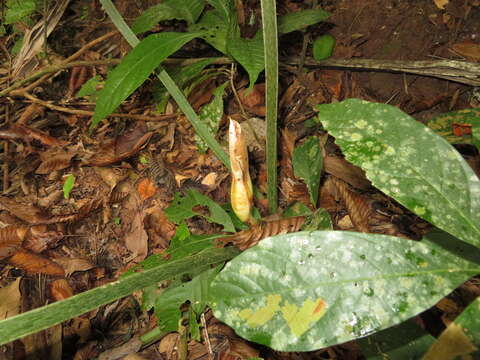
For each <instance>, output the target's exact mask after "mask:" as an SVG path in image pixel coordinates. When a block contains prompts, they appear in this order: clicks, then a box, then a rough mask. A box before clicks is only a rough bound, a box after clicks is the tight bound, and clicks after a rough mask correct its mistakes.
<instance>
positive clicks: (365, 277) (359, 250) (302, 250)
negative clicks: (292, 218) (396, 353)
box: [210, 231, 480, 351]
mask: <svg viewBox="0 0 480 360" xmlns="http://www.w3.org/2000/svg"><path fill="white" fill-rule="evenodd" d="M470 247H471V246H470ZM474 250H475V249H474ZM476 255H477V257H476V259H477V263H474V262H471V261H468V260H466V259H464V258H462V257H460V256H458V254H453V253H452V252H450V251H446V250H444V248H443V247H441V246H440V245H437V244H436V243H434V242H433V241H428V240H424V241H422V242H413V241H410V240H405V239H401V238H396V237H391V236H384V235H375V234H362V233H354V232H342V231H315V232H298V233H291V234H286V235H279V236H274V237H271V238H267V239H264V240H263V241H261V242H260V243H259V244H258V245H257V246H255V247H253V248H251V249H248V250H246V251H244V252H243V253H242V254H240V255H239V256H238V257H236V258H235V259H234V260H232V261H231V262H229V263H228V264H227V265H226V267H225V268H224V269H223V270H222V272H221V273H220V274H219V275H218V276H217V277H216V278H215V280H214V281H213V283H212V289H211V292H210V295H211V305H212V308H213V310H214V314H215V316H216V317H217V318H219V319H220V320H222V321H224V322H226V323H227V324H228V325H230V326H232V327H233V328H234V329H235V331H236V333H237V334H239V335H240V336H242V337H244V338H246V339H248V340H251V341H254V342H258V343H261V344H264V345H267V346H269V347H272V348H273V349H276V350H281V351H309V350H314V349H319V348H323V347H327V346H331V345H334V344H338V343H342V342H345V341H349V340H352V339H355V338H359V337H363V336H366V335H369V334H371V333H373V332H376V331H379V330H382V329H385V328H387V327H390V326H393V325H396V324H399V323H401V322H403V321H405V320H407V319H408V318H410V317H412V316H414V315H416V314H418V313H420V312H422V311H424V310H425V309H428V308H429V307H431V306H432V305H434V304H435V303H436V302H437V301H438V300H440V299H441V298H442V297H444V296H445V295H447V294H448V293H450V292H451V291H452V290H453V289H455V288H456V287H457V286H458V285H460V284H461V283H462V282H464V281H466V280H467V279H468V278H470V277H471V276H473V275H474V274H476V273H478V271H479V270H480V265H478V250H477V254H476Z"/></svg>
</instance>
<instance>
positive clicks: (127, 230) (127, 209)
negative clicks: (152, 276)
mask: <svg viewBox="0 0 480 360" xmlns="http://www.w3.org/2000/svg"><path fill="white" fill-rule="evenodd" d="M121 185H122V187H121V189H120V190H121V191H124V192H128V197H127V198H126V199H125V200H124V201H123V203H122V209H121V211H120V219H121V224H122V232H123V234H124V241H125V246H126V247H127V249H128V250H130V251H131V252H132V257H133V258H134V261H141V260H143V259H144V258H145V257H146V256H147V251H148V236H147V232H146V231H145V229H144V217H145V212H144V211H143V206H142V200H141V198H140V195H139V194H138V192H137V190H136V189H135V187H134V186H133V185H132V184H131V183H129V182H124V183H122V184H121Z"/></svg>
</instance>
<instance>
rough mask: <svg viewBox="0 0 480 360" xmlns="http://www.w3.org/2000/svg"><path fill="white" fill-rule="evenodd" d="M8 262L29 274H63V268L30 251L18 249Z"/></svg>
mask: <svg viewBox="0 0 480 360" xmlns="http://www.w3.org/2000/svg"><path fill="white" fill-rule="evenodd" d="M8 262H9V263H10V264H11V265H13V266H15V267H17V268H20V269H23V270H25V271H26V272H27V273H29V274H45V275H52V276H65V271H64V270H63V268H62V267H61V266H60V265H58V264H56V263H54V262H53V261H50V260H48V259H47V258H45V257H43V256H41V255H37V254H34V253H32V252H30V251H26V250H20V251H18V252H16V253H15V254H14V255H13V256H12V257H11V258H10V259H8Z"/></svg>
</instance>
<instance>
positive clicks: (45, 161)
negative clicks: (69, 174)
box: [35, 151, 74, 174]
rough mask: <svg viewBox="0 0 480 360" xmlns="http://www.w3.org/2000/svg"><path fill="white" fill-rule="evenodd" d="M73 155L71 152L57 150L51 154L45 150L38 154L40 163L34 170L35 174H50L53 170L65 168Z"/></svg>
mask: <svg viewBox="0 0 480 360" xmlns="http://www.w3.org/2000/svg"><path fill="white" fill-rule="evenodd" d="M73 156H74V154H73V153H66V152H63V151H62V152H59V153H57V154H52V152H49V151H46V152H43V153H42V154H41V155H40V158H41V160H42V163H41V164H40V166H39V167H38V168H37V170H36V171H35V172H36V173H37V174H50V173H51V172H53V171H57V170H62V169H66V168H67V167H69V166H70V160H71V159H72V157H73Z"/></svg>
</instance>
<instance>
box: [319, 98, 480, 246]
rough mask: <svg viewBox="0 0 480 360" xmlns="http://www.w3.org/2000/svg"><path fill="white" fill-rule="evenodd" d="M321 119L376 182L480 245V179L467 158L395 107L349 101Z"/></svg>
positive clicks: (322, 112)
mask: <svg viewBox="0 0 480 360" xmlns="http://www.w3.org/2000/svg"><path fill="white" fill-rule="evenodd" d="M317 108H318V110H319V117H318V118H319V120H320V121H321V122H322V124H323V126H324V127H325V128H326V129H327V130H328V132H329V133H330V134H331V135H332V136H334V137H335V139H336V143H337V144H338V145H339V146H340V147H341V148H342V151H343V153H344V154H345V157H346V159H347V160H348V161H350V162H352V163H353V164H355V165H357V166H360V167H361V168H362V169H363V170H365V173H366V175H367V177H368V179H370V180H371V181H372V184H373V185H374V186H376V187H377V188H378V189H380V190H381V191H383V192H384V193H385V194H387V195H389V196H391V197H393V198H394V199H395V200H397V201H398V202H399V203H401V204H402V205H403V206H405V207H406V208H408V209H409V210H410V211H412V212H414V213H415V214H417V215H418V216H420V217H422V218H423V219H425V220H427V221H429V222H431V223H432V224H434V225H435V226H437V227H439V228H440V229H443V230H445V231H447V232H449V233H450V234H452V235H454V236H456V237H458V238H459V239H461V240H463V241H466V242H468V243H471V244H473V245H476V246H480V180H479V179H478V177H477V176H476V175H475V174H474V172H473V171H472V169H471V168H470V166H469V165H468V164H467V163H466V162H465V161H464V160H463V158H462V156H461V155H460V154H459V153H458V152H457V151H456V150H455V149H454V148H453V147H452V146H451V145H450V144H449V143H447V142H446V141H445V140H444V139H442V138H441V137H440V136H438V135H436V134H435V133H433V132H432V131H431V130H430V129H429V128H428V127H426V126H424V125H423V124H421V123H419V122H417V121H415V119H413V118H412V117H410V116H408V115H407V114H405V113H403V112H402V111H401V110H399V109H397V108H396V107H393V106H390V105H384V104H376V103H369V102H367V101H362V100H358V99H350V100H346V101H343V102H341V103H337V104H328V105H319V106H318V107H317Z"/></svg>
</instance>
